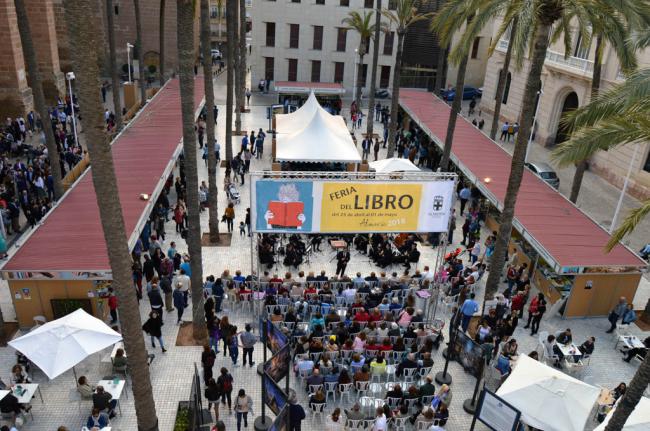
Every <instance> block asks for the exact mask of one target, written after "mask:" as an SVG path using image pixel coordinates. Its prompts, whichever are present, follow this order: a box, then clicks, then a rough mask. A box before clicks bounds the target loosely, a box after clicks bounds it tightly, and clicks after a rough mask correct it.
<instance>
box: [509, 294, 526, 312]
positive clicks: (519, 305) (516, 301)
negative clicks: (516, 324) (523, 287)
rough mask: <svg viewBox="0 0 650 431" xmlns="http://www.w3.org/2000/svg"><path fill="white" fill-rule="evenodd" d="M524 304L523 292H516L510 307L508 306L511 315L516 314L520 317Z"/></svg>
mask: <svg viewBox="0 0 650 431" xmlns="http://www.w3.org/2000/svg"><path fill="white" fill-rule="evenodd" d="M525 302H526V298H525V297H524V292H517V294H516V295H515V296H514V298H512V305H511V306H510V309H511V310H512V313H513V314H515V313H516V314H517V315H518V316H520V315H521V312H522V310H523V309H524V304H525Z"/></svg>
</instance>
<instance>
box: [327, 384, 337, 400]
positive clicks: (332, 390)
mask: <svg viewBox="0 0 650 431" xmlns="http://www.w3.org/2000/svg"><path fill="white" fill-rule="evenodd" d="M338 385H339V384H338V382H325V383H324V386H325V401H327V398H328V397H329V395H330V394H332V397H333V398H334V402H336V388H337V386H338Z"/></svg>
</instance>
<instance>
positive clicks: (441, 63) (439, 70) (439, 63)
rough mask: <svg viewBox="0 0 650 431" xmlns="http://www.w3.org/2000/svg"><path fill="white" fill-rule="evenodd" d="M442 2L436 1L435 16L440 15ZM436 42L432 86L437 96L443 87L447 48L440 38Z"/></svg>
mask: <svg viewBox="0 0 650 431" xmlns="http://www.w3.org/2000/svg"><path fill="white" fill-rule="evenodd" d="M442 3H443V2H442V0H436V14H438V13H440V10H441V9H442V6H441V4H442ZM437 40H438V58H437V60H436V80H435V82H434V84H433V93H434V94H438V91H440V89H441V88H442V86H443V85H445V83H444V81H443V78H444V76H445V64H446V61H447V55H448V52H447V47H446V46H444V44H443V43H442V41H441V40H440V38H439V37H438V38H437Z"/></svg>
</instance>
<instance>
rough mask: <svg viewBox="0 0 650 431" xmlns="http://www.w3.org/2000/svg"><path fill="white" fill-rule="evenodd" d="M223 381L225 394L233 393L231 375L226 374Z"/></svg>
mask: <svg viewBox="0 0 650 431" xmlns="http://www.w3.org/2000/svg"><path fill="white" fill-rule="evenodd" d="M222 381H223V384H222V386H223V391H224V392H230V391H232V376H231V375H230V374H226V375H225V376H224V377H223V380H222Z"/></svg>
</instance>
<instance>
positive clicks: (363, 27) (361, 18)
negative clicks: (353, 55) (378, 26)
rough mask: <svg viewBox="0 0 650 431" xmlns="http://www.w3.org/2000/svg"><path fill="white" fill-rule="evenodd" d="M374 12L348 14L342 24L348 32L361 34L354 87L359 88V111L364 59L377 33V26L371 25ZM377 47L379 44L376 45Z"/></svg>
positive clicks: (356, 96) (357, 103)
mask: <svg viewBox="0 0 650 431" xmlns="http://www.w3.org/2000/svg"><path fill="white" fill-rule="evenodd" d="M372 14H373V12H369V13H366V12H363V15H362V14H360V13H359V12H357V11H350V12H348V16H347V17H345V18H343V21H342V23H343V24H345V25H346V26H347V27H346V29H348V30H354V31H356V32H357V33H359V48H358V49H357V53H358V54H359V64H358V65H357V82H355V83H354V85H355V86H356V87H357V91H356V92H355V98H354V102H355V103H356V105H357V107H358V109H361V87H362V83H363V76H361V75H362V73H361V72H362V71H363V57H364V56H365V55H366V51H367V50H368V46H367V44H368V42H369V41H370V37H371V36H372V35H373V33H374V32H375V24H371V22H372V21H371V20H372ZM375 45H377V44H375Z"/></svg>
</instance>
